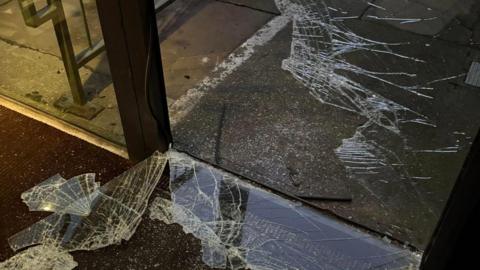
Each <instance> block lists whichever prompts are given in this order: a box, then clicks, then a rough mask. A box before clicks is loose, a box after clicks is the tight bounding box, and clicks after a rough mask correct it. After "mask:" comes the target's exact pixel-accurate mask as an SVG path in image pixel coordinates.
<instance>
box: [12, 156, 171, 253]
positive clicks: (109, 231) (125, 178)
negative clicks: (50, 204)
mask: <svg viewBox="0 0 480 270" xmlns="http://www.w3.org/2000/svg"><path fill="white" fill-rule="evenodd" d="M165 164H166V157H165V156H164V155H162V154H160V153H158V152H157V153H155V154H154V155H153V156H151V157H150V158H148V159H146V160H145V161H143V162H141V163H139V164H137V165H136V166H135V167H133V168H132V169H130V170H128V171H126V172H124V173H123V174H121V175H120V176H118V177H116V178H115V179H113V180H111V181H110V182H108V183H107V184H105V185H104V186H102V187H100V188H99V189H98V190H97V191H96V192H94V195H92V196H90V198H91V199H92V200H91V202H90V206H91V211H90V214H89V215H87V216H79V215H75V214H70V213H61V212H60V213H54V214H52V215H50V216H48V217H47V218H45V219H43V220H41V221H39V222H37V223H35V224H33V225H32V226H30V227H28V228H26V229H25V230H23V231H20V232H19V233H17V234H15V235H13V236H12V237H10V238H9V243H10V246H11V248H12V249H13V250H15V251H17V250H19V249H22V248H25V247H29V246H32V245H37V244H44V245H49V246H53V247H58V248H60V249H62V250H65V251H73V250H93V249H98V248H101V247H105V246H108V245H112V244H118V243H120V242H121V241H122V240H128V239H130V237H131V236H132V235H133V234H134V232H135V230H136V228H137V226H138V224H139V223H140V221H141V217H142V214H143V213H144V211H145V209H146V207H147V203H148V198H149V197H150V195H151V194H152V192H153V189H154V188H155V186H156V185H157V184H158V182H159V180H160V177H161V175H162V173H163V170H164V168H165ZM52 182H61V180H60V179H59V178H57V180H51V179H50V180H48V182H47V184H52ZM42 184H43V183H42ZM41 186H42V185H41Z"/></svg>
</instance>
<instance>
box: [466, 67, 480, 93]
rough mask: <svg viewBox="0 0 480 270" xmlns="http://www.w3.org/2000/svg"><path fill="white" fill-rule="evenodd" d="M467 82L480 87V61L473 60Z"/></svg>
mask: <svg viewBox="0 0 480 270" xmlns="http://www.w3.org/2000/svg"><path fill="white" fill-rule="evenodd" d="M465 83H466V84H469V85H472V86H475V87H480V63H478V62H472V65H471V66H470V70H469V71H468V74H467V78H466V79H465Z"/></svg>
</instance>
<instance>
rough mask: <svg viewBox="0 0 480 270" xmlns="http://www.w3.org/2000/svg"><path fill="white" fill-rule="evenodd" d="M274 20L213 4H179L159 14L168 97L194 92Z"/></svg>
mask: <svg viewBox="0 0 480 270" xmlns="http://www.w3.org/2000/svg"><path fill="white" fill-rule="evenodd" d="M272 17H273V15H272V14H269V13H265V12H261V11H257V10H253V9H249V8H246V7H241V6H236V5H232V4H228V3H223V2H219V1H213V0H176V1H175V2H174V3H173V4H171V5H170V6H169V7H167V8H166V9H165V10H163V11H161V12H160V13H158V14H157V25H158V29H159V30H158V31H159V35H160V42H161V46H160V47H161V50H162V61H163V63H164V66H163V67H164V75H165V84H166V88H167V95H168V96H169V97H170V98H171V99H173V100H175V99H177V98H178V97H179V96H181V95H183V94H184V93H185V92H186V91H187V90H188V89H190V88H193V87H194V86H195V85H196V84H198V83H199V82H200V81H201V80H203V79H204V78H205V77H206V76H207V75H208V74H209V73H210V72H211V71H212V70H213V69H214V67H215V65H217V64H218V63H220V62H222V61H223V59H224V58H225V57H226V56H227V55H228V54H230V53H231V52H232V51H233V50H235V49H236V48H237V47H238V46H240V44H242V43H243V42H244V41H245V40H247V39H248V38H249V37H250V36H251V35H253V34H254V33H255V32H256V31H257V30H258V29H259V28H260V27H262V26H263V25H264V24H265V23H267V22H268V21H269V20H270V19H271V18H272Z"/></svg>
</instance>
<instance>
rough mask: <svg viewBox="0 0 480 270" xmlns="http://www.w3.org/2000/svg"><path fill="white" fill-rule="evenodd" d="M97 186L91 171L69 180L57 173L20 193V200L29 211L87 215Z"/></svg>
mask: <svg viewBox="0 0 480 270" xmlns="http://www.w3.org/2000/svg"><path fill="white" fill-rule="evenodd" d="M99 186H100V185H99V184H98V183H96V182H95V174H93V173H89V174H83V175H79V176H75V177H73V178H71V179H69V180H65V179H64V178H63V177H61V176H60V175H58V174H57V175H54V176H52V177H50V178H48V179H47V180H45V181H43V182H42V183H40V184H38V185H36V186H34V187H33V188H31V189H29V190H27V191H25V192H24V193H22V200H23V202H24V203H25V204H26V205H27V206H28V209H29V210H30V211H45V212H55V213H59V214H73V215H78V216H88V215H89V214H90V210H91V203H92V200H93V199H94V197H95V196H96V193H95V191H96V190H97V189H98V188H99Z"/></svg>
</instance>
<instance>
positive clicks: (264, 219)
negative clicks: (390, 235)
mask: <svg viewBox="0 0 480 270" xmlns="http://www.w3.org/2000/svg"><path fill="white" fill-rule="evenodd" d="M169 164H170V189H171V200H167V199H164V198H161V197H157V198H155V200H154V201H153V203H152V205H151V207H150V218H152V219H158V220H162V221H164V222H165V223H168V224H170V223H178V224H180V225H181V226H182V227H183V230H184V231H185V232H186V233H191V234H193V235H194V236H195V237H196V238H198V239H200V240H201V242H202V254H203V261H204V262H205V263H206V264H207V265H208V266H210V267H214V268H228V269H356V270H362V269H410V267H411V269H414V268H413V267H414V266H415V265H417V258H416V256H414V255H413V254H412V253H411V252H410V251H408V250H404V249H401V248H398V247H396V246H393V245H390V244H387V243H385V242H383V241H381V240H379V239H376V238H375V237H373V236H371V235H369V234H366V233H363V232H360V231H358V230H355V229H353V228H351V227H348V226H346V225H343V224H340V223H339V222H336V221H333V220H332V219H331V218H327V217H325V216H324V215H321V214H319V213H317V212H315V211H313V210H311V209H309V208H308V207H305V206H302V205H300V204H296V203H294V202H292V201H288V200H286V199H283V198H281V197H279V196H277V195H274V194H272V193H269V192H266V191H264V190H262V189H260V188H257V187H254V186H252V185H250V184H247V183H246V182H243V181H241V180H240V179H238V178H236V177H234V176H232V175H229V174H226V173H224V172H222V171H220V170H217V169H215V168H213V167H211V166H209V165H206V164H204V163H200V162H197V161H195V160H193V159H191V158H189V157H188V156H186V155H183V154H180V153H178V152H174V151H170V152H169Z"/></svg>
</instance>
